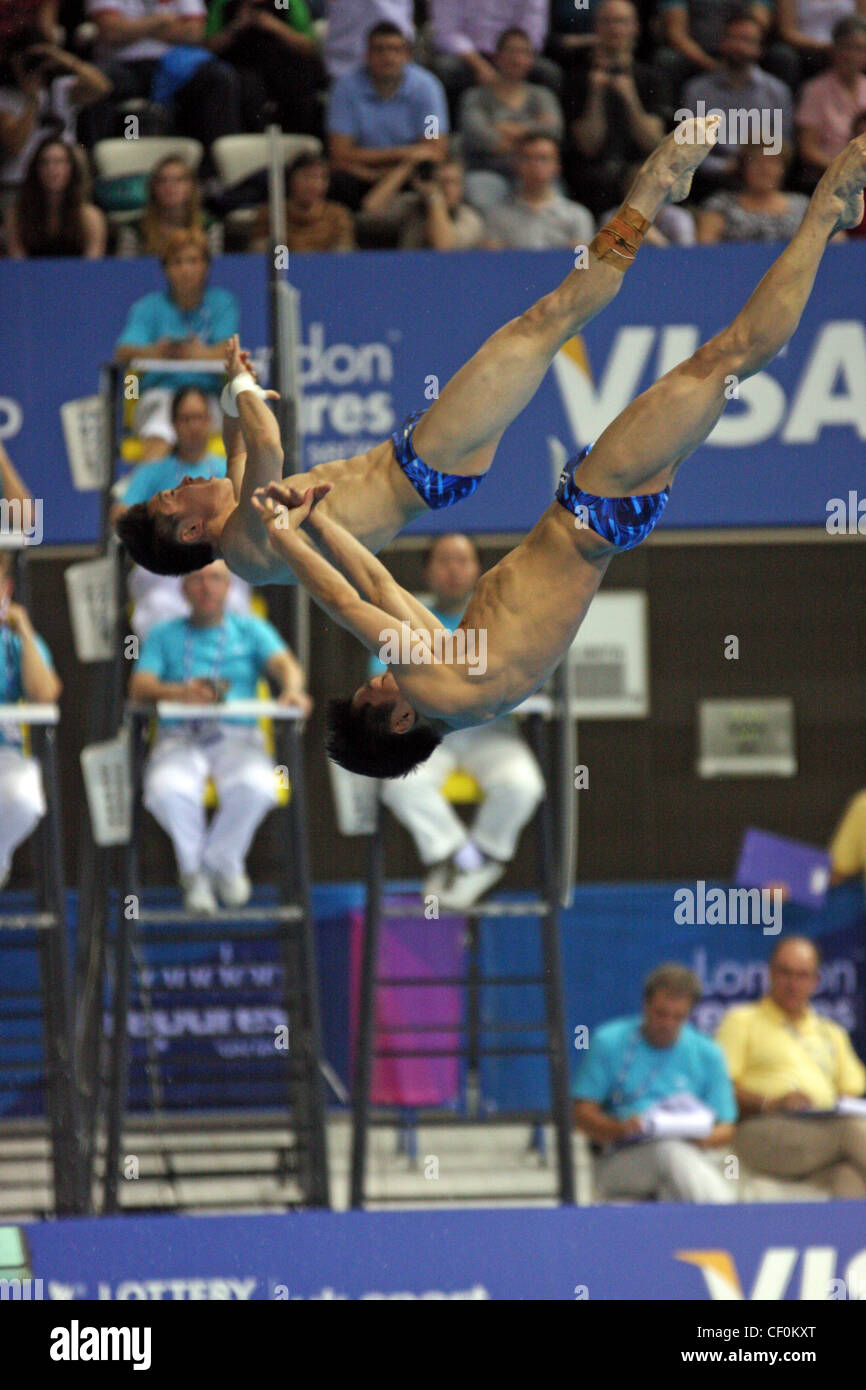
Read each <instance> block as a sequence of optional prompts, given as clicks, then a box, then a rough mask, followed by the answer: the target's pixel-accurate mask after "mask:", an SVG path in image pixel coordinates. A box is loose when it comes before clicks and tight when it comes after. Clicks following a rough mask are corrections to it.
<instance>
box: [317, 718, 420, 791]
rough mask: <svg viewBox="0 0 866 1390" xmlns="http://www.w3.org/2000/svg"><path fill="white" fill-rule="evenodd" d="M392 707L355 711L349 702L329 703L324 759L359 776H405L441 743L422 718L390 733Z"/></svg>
mask: <svg viewBox="0 0 866 1390" xmlns="http://www.w3.org/2000/svg"><path fill="white" fill-rule="evenodd" d="M393 708H394V706H393V704H388V705H384V704H382V705H370V704H364V705H361V706H360V708H358V709H355V708H353V706H352V701H351V699H349V700H331V701H330V702H329V704H328V714H327V730H328V731H327V736H326V741H325V747H326V748H327V752H328V756H329V757H330V758H333V760H334V762H335V763H339V764H340V767H345V768H348V770H349V771H350V772H359V773H360V774H361V776H362V777H405V776H406V773H407V772H411V771H412V769H413V767H417V766H418V765H419V763H423V762H424V761H425V760H426V759H427V758H429V757H430V754H431V753H432V752H433V750H434V748H437V747H438V746H439V744H440V743H441V742H442V740H441V738H440V737H439V735H438V734H437V733H435V732H434V731H433V729H432V728H431V727H430V725H429V724H428V723H427V722H426V720H424V719H418V720H417V721H416V723H415V724H414V725H413V726H412V728H411V729H409V730H407V732H406V733H405V734H394V733H392V732H391V730H390V728H389V720H390V718H391V713H392V710H393Z"/></svg>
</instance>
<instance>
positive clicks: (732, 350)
mask: <svg viewBox="0 0 866 1390" xmlns="http://www.w3.org/2000/svg"><path fill="white" fill-rule="evenodd" d="M864 183H866V136H863V135H861V136H859V137H858V139H856V140H852V141H851V143H850V144H849V145H848V146H847V148H846V149H845V150H843V152H842V153H841V154H840V155H839V156H838V157H837V158H836V159H835V160H834V161H833V163H832V164H831V165H830V167H829V168H828V169H827V171H826V173H825V174H824V176H823V177H822V179H821V181H820V183H819V184H818V187H817V188H816V189H815V192H814V194H813V195H812V200H811V202H810V204H809V208H808V210H807V212H806V216H805V217H804V219H803V222H802V224H801V226H800V228H799V230H798V231H797V233H796V235H795V236H794V237H793V239H792V240H791V242H790V243H789V244H788V246H787V247H786V248H785V250H784V251H783V252H782V254H781V255H780V256H779V258H778V260H777V261H775V263H774V264H773V265H772V266H771V267H770V269H769V270H768V271H767V273H766V275H765V276H764V277H763V279H762V280H761V281H760V283H759V284H758V286H757V288H756V289H755V290H754V291H753V293H752V295H751V296H750V298H749V300H748V301H747V303H746V304H745V306H744V307H743V309H742V310H741V311H740V313H739V314H738V315H737V317H736V318H735V319H734V320H733V322H732V323H731V324H730V326H729V327H728V328H725V329H723V330H722V332H721V333H718V334H717V335H716V337H714V338H711V339H710V341H709V342H707V343H705V344H704V345H703V347H700V348H698V350H697V352H696V353H695V354H694V356H692V357H690V358H689V359H688V360H687V361H686V362H682V363H681V364H680V365H679V366H678V367H675V368H674V369H673V371H670V372H668V373H667V374H666V375H665V376H663V377H661V379H660V380H659V381H657V382H656V383H655V384H654V385H653V386H651V387H650V388H649V390H648V391H645V392H644V393H643V395H642V396H638V398H637V400H635V401H632V403H631V404H630V405H629V406H627V407H626V409H625V410H624V411H623V412H622V414H621V415H619V416H618V417H617V419H616V420H614V421H613V422H612V423H611V424H610V425H609V426H608V428H607V429H606V430H605V431H604V433H603V434H602V435H601V437H600V438H599V440H598V442H597V443H596V444H595V445H594V446H593V448H592V450H591V452H590V453H589V454H588V455H587V457H586V458H585V459H584V460H583V462H582V463H581V464H580V465H579V467H578V469H577V472H576V473H575V478H576V480H577V482H578V484H579V486H580V487H582V488H583V489H584V491H586V492H591V493H595V494H597V495H599V496H602V497H623V496H628V495H629V494H632V495H637V494H641V493H653V492H660V491H661V490H662V489H663V488H665V487H667V485H668V484H669V483H670V482H671V481H672V479H673V477H674V474H675V473H676V470H677V468H678V467H679V465H680V464H681V463H682V462H683V460H684V459H685V458H687V457H688V456H689V454H691V453H693V452H694V450H695V449H697V448H698V446H699V445H700V444H702V443H703V441H704V440H705V439H706V437H707V435H708V434H709V433H710V431H711V430H712V428H713V426H714V425H715V424H716V421H717V420H718V419H719V416H720V415H721V414H722V411H723V410H724V408H725V405H726V403H727V400H728V399H729V396H730V392H731V388H732V387H733V385H734V384H735V383H736V382H737V381H743V380H745V379H746V378H747V377H750V376H753V375H754V374H755V373H756V372H759V371H761V369H762V368H763V367H766V366H767V364H768V363H769V362H771V361H772V360H773V358H774V357H775V356H776V354H777V353H778V352H779V350H780V348H782V347H783V346H784V344H785V343H786V342H787V341H788V339H789V338H790V337H791V336H792V335H793V333H794V331H795V329H796V327H797V324H798V323H799V322H800V316H801V315H802V313H803V309H804V308H805V306H806V302H807V300H808V298H809V295H810V293H811V291H812V286H813V284H814V281H815V275H816V273H817V270H818V266H819V264H820V262H821V257H822V256H823V254H824V251H825V249H826V246H827V242H828V240H829V238H830V237H831V236H832V235H833V233H834V232H835V231H836V230H837V229H838V228H839V227H846V226H854V225H855V224H856V222H857V221H858V220H859V218H860V216H861V215H862V208H863V198H862V194H861V192H860V190H861V189H862V188H863V185H864Z"/></svg>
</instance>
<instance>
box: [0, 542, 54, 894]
mask: <svg viewBox="0 0 866 1390" xmlns="http://www.w3.org/2000/svg"><path fill="white" fill-rule="evenodd" d="M12 595H13V584H12V556H11V554H10V552H9V551H3V550H0V705H13V704H17V703H18V701H19V700H29V701H32V702H33V703H34V704H53V703H54V701H55V700H59V698H60V691H61V689H62V687H61V684H60V680H59V677H58V676H57V674H56V672H55V670H54V664H53V662H52V660H51V653H50V651H49V650H48V647H47V646H46V645H45V643H44V642H43V640H42V638H41V637H40V636H39V635H38V633H36V632H35V631H34V630H33V624H32V623H31V621H30V616H29V614H28V612H27V609H26V608H23V607H22V605H21V604H20V603H15V602H13V597H12ZM44 815H45V792H44V789H43V785H42V771H41V768H40V766H39V764H38V762H37V761H36V759H35V758H31V757H28V756H27V755H26V754H25V753H24V751H23V748H22V739H21V730H20V728H19V726H18V725H17V724H15V723H9V724H6V723H3V724H0V889H2V888H3V885H4V884H5V883H6V880H7V879H8V877H9V873H10V871H11V868H12V855H13V853H14V851H15V849H16V848H17V846H18V845H20V844H23V842H24V841H25V840H26V839H27V837H28V836H29V835H31V834H32V832H33V831H34V829H35V828H36V826H37V825H38V824H39V822H40V820H41V819H42V817H43V816H44Z"/></svg>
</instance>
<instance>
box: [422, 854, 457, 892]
mask: <svg viewBox="0 0 866 1390" xmlns="http://www.w3.org/2000/svg"><path fill="white" fill-rule="evenodd" d="M453 872H454V866H453V865H452V863H451V861H450V860H449V859H444V860H443V861H442V863H441V864H433V865H431V867H430V869H429V870H428V872H427V876H426V878H425V879H424V886H423V888H422V890H421V891H422V896H423V897H425V898H438V897H441V895H442V893H444V891H445V887H446V884H447V883H448V880H449V879H450V877H451V875H452V873H453Z"/></svg>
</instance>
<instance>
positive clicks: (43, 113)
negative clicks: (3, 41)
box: [0, 33, 112, 193]
mask: <svg viewBox="0 0 866 1390" xmlns="http://www.w3.org/2000/svg"><path fill="white" fill-rule="evenodd" d="M37 38H38V36H37V35H35V34H32V33H28V34H25V35H22V36H18V37H17V38H16V40H15V43H14V46H12V47H11V52H9V53H8V54H7V65H6V80H5V81H4V84H3V85H2V86H0V184H2V186H3V187H4V188H5V189H6V190H7V193H8V192H9V191H10V190H14V189H15V188H16V187H18V185H19V184H21V183H22V182H23V180H24V175H25V173H26V171H27V168H28V166H29V164H30V161H31V160H32V158H33V155H34V153H35V152H36V150H37V148H38V147H39V145H40V144H41V143H42V141H43V140H44V139H45V137H46V136H47V135H56V136H58V137H59V138H60V139H62V140H63V141H64V143H65V144H68V145H72V144H74V143H75V137H76V125H77V121H78V114H79V112H80V111H81V110H83V109H84V107H86V106H90V105H92V104H93V103H94V102H98V101H101V100H103V99H104V98H106V97H107V96H108V95H109V93H110V92H111V88H112V84H111V80H110V79H109V78H108V77H106V76H105V74H104V73H101V72H100V71H99V69H98V68H96V67H94V66H93V64H92V63H85V62H83V61H82V60H81V59H80V58H77V57H76V56H75V54H74V53H67V52H66V50H65V49H63V48H60V47H59V46H58V45H57V44H56V43H45V42H43V41H37Z"/></svg>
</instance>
